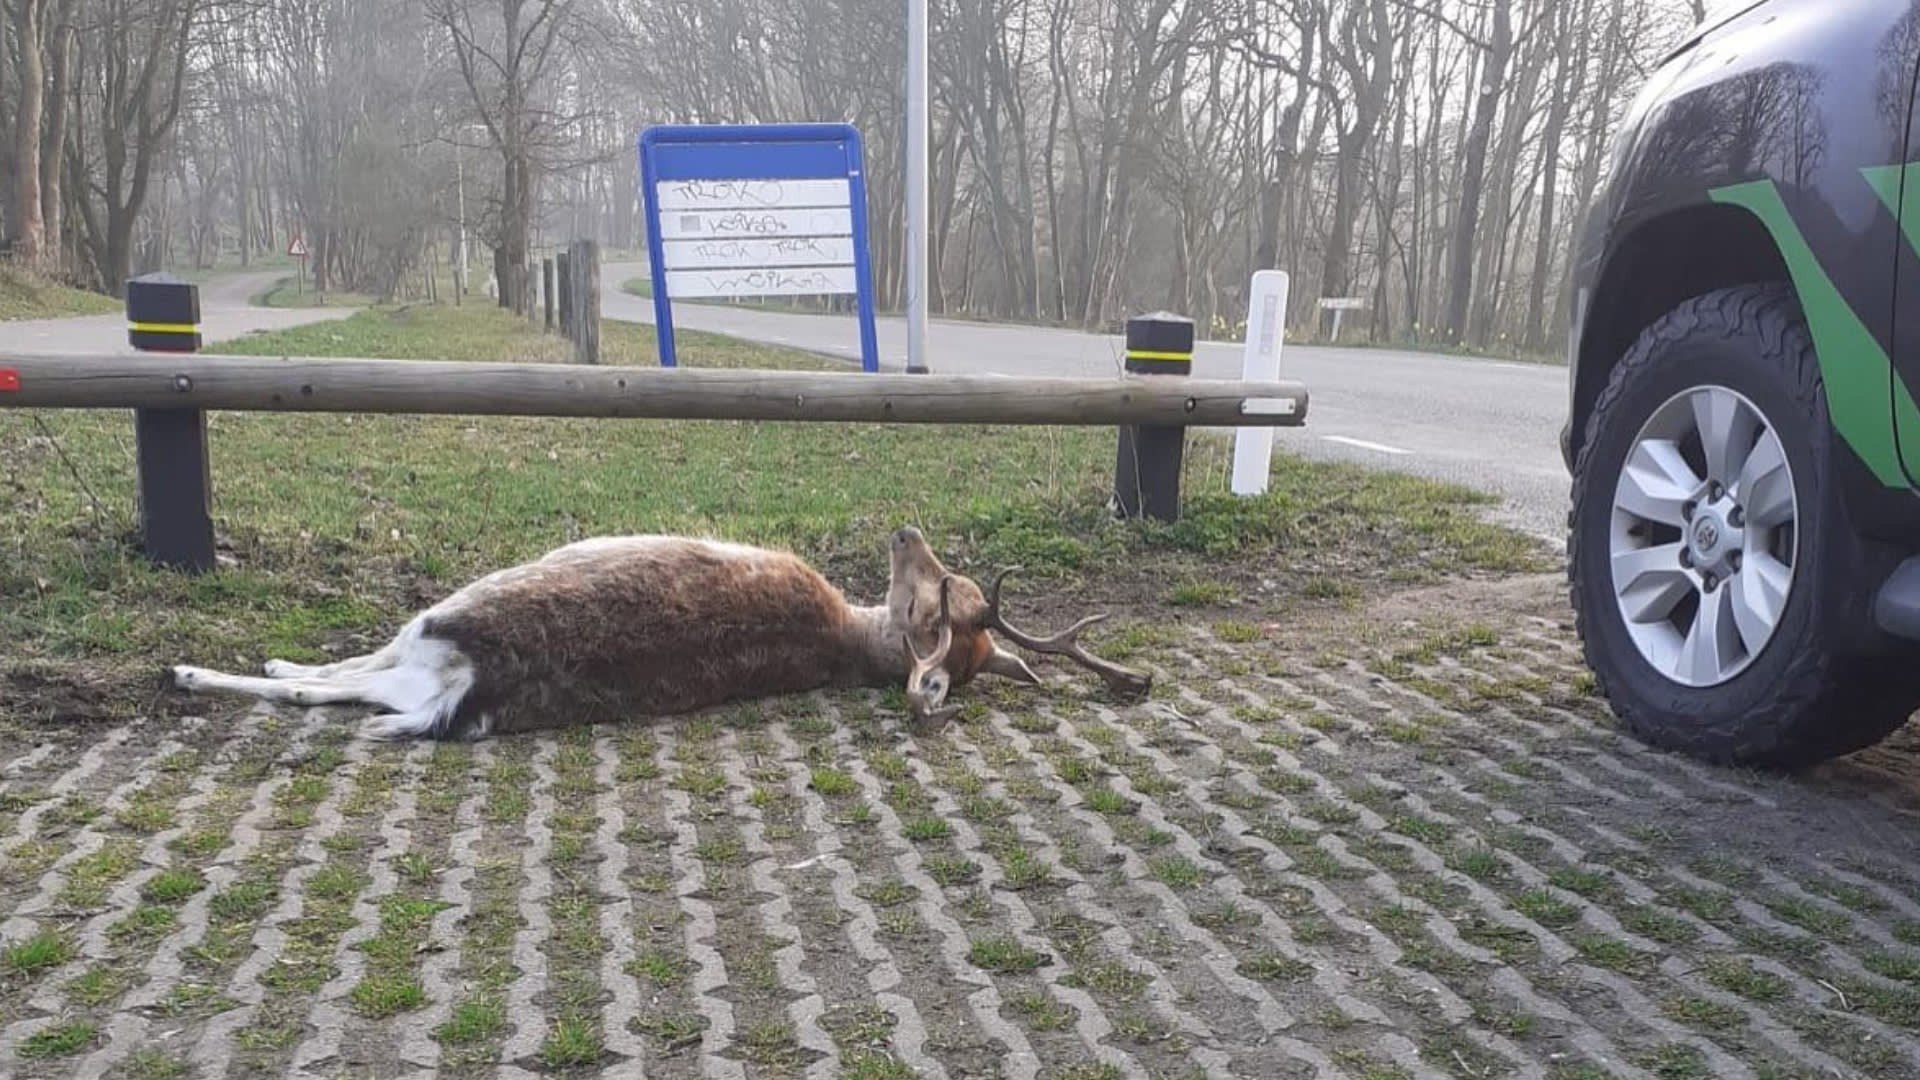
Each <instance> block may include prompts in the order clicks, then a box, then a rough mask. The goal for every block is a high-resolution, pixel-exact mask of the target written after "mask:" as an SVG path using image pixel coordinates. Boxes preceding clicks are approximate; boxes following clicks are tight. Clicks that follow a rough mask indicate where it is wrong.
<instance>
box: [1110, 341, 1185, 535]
mask: <svg viewBox="0 0 1920 1080" xmlns="http://www.w3.org/2000/svg"><path fill="white" fill-rule="evenodd" d="M1126 367H1127V371H1128V373H1130V374H1134V375H1145V376H1149V377H1151V378H1155V379H1160V378H1165V377H1169V376H1174V377H1186V376H1190V375H1192V374H1193V320H1192V319H1188V318H1185V317H1183V316H1180V315H1174V314H1172V313H1170V312H1165V311H1160V312H1155V313H1153V314H1151V315H1141V316H1137V317H1135V318H1132V319H1128V320H1127V363H1126ZM1186 445H1187V429H1186V428H1185V427H1184V426H1179V427H1160V426H1144V425H1135V424H1125V425H1122V426H1121V428H1120V446H1119V456H1118V460H1117V461H1116V463H1115V465H1114V471H1113V476H1114V501H1115V503H1116V504H1117V507H1118V509H1119V512H1120V516H1121V517H1124V518H1128V519H1134V518H1139V517H1142V516H1145V517H1149V518H1152V519H1154V520H1155V521H1178V520H1179V519H1180V464H1181V460H1182V458H1183V457H1184V456H1185V454H1186Z"/></svg>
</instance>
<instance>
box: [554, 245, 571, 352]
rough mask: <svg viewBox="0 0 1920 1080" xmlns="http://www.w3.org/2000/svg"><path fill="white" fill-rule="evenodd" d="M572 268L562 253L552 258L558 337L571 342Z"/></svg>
mask: <svg viewBox="0 0 1920 1080" xmlns="http://www.w3.org/2000/svg"><path fill="white" fill-rule="evenodd" d="M572 270H573V267H572V264H571V262H570V261H569V260H568V258H567V253H566V252H564V251H562V252H560V253H559V254H557V255H555V256H554V257H553V280H554V287H555V290H556V292H557V296H556V297H555V299H556V300H557V301H558V302H557V303H556V304H555V310H556V311H558V312H559V319H560V336H561V337H563V338H566V339H567V340H568V341H572V340H573V273H572Z"/></svg>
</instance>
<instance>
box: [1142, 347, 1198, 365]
mask: <svg viewBox="0 0 1920 1080" xmlns="http://www.w3.org/2000/svg"><path fill="white" fill-rule="evenodd" d="M1127 359H1129V360H1167V361H1171V362H1174V363H1181V364H1187V363H1192V362H1193V354H1192V353H1183V352H1142V351H1141V350H1139V349H1128V350H1127Z"/></svg>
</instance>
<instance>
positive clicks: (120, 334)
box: [0, 271, 353, 353]
mask: <svg viewBox="0 0 1920 1080" xmlns="http://www.w3.org/2000/svg"><path fill="white" fill-rule="evenodd" d="M285 276H286V273H285V272H284V271H275V272H265V273H257V274H235V275H233V276H231V277H220V278H215V279H213V280H211V281H208V282H205V283H203V284H202V285H201V286H200V329H201V334H202V335H203V336H204V337H205V339H206V340H207V341H208V342H215V341H225V340H228V339H230V338H236V337H240V336H241V335H243V334H248V333H252V332H254V331H257V330H284V329H286V328H287V327H290V326H304V325H306V324H307V323H315V322H324V321H326V320H329V319H344V318H346V317H347V316H349V315H351V314H353V309H351V308H297V309H293V308H263V307H254V306H253V305H252V304H251V303H249V302H248V301H249V298H250V297H253V296H255V295H257V294H259V293H261V292H263V291H265V290H266V289H267V288H269V287H271V286H272V285H273V283H274V282H275V281H278V280H279V279H280V278H283V277H285ZM0 347H5V348H17V349H20V350H22V351H25V352H42V353H46V352H52V353H103V352H104V353H131V352H132V351H133V349H132V347H131V346H129V345H128V344H127V321H126V319H125V318H124V317H122V316H120V315H86V316H81V317H79V318H69V319H23V320H19V321H16V322H0Z"/></svg>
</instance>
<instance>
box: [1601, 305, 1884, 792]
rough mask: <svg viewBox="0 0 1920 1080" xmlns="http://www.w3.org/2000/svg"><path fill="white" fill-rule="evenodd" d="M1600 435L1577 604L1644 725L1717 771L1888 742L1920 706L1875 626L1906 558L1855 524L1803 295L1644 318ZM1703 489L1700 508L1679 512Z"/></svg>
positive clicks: (1626, 717) (1657, 741)
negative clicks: (1690, 492)
mask: <svg viewBox="0 0 1920 1080" xmlns="http://www.w3.org/2000/svg"><path fill="white" fill-rule="evenodd" d="M1689 419H1691V421H1692V423H1693V427H1692V429H1691V431H1692V434H1690V435H1689V434H1682V432H1684V431H1685V430H1687V424H1688V423H1689ZM1755 426H1757V430H1758V434H1757V435H1755V436H1754V438H1753V442H1752V445H1751V446H1750V447H1748V448H1747V450H1746V452H1745V453H1746V456H1745V457H1744V458H1742V457H1740V456H1739V454H1740V448H1741V447H1742V446H1743V445H1744V444H1745V442H1746V433H1747V432H1748V430H1749V429H1750V428H1753V427H1755ZM1769 432H1770V433H1771V435H1772V437H1773V438H1775V439H1776V440H1777V444H1770V443H1769V442H1768V438H1769V435H1768V433H1769ZM1585 435H1586V437H1585V439H1584V441H1583V442H1582V444H1581V448H1580V451H1579V455H1578V458H1577V460H1576V462H1575V466H1574V482H1573V510H1572V514H1571V516H1570V519H1569V525H1570V535H1569V543H1568V576H1569V584H1570V592H1571V599H1572V603H1573V607H1574V611H1575V620H1576V621H1575V625H1576V628H1577V632H1578V634H1579V636H1580V639H1581V642H1582V646H1583V649H1584V651H1585V656H1586V659H1587V663H1588V666H1589V667H1590V668H1591V669H1592V671H1593V673H1594V675H1595V677H1596V679H1597V680H1598V683H1599V688H1600V691H1601V693H1602V695H1603V696H1604V697H1605V698H1606V700H1607V701H1608V703H1609V705H1610V706H1611V708H1612V710H1613V712H1614V714H1615V715H1616V716H1617V717H1618V718H1619V720H1620V722H1621V723H1622V724H1623V726H1624V727H1625V728H1626V729H1627V730H1628V731H1629V732H1631V733H1632V734H1633V735H1635V736H1636V737H1638V738H1639V739H1640V740H1642V741H1643V742H1646V743H1648V744H1650V745H1653V746H1656V747H1659V748H1662V749H1666V750H1670V751H1675V752H1679V753H1682V754H1685V755H1688V756H1690V757H1694V758H1697V759H1700V760H1703V761H1708V762H1712V763H1716V764H1728V765H1748V766H1761V767H1777V768H1802V767H1806V766H1810V765H1814V764H1817V763H1819V762H1822V761H1826V760H1829V759H1831V758H1834V757H1838V756H1840V755H1843V754H1847V753H1851V752H1853V751H1856V750H1859V749H1863V748H1865V747H1868V746H1871V745H1873V744H1874V743H1877V742H1879V741H1880V740H1882V739H1884V738H1885V737H1886V736H1887V735H1888V734H1890V733H1892V732H1893V731H1894V730H1895V729H1897V728H1898V727H1900V726H1901V724H1902V723H1904V722H1905V721H1906V720H1907V718H1908V717H1909V716H1910V715H1912V713H1913V711H1914V709H1915V708H1916V706H1920V676H1916V675H1915V674H1913V669H1914V668H1915V667H1916V665H1912V664H1893V663H1889V662H1888V660H1889V658H1888V655H1887V652H1886V646H1885V644H1884V641H1883V640H1882V639H1881V638H1880V637H1879V636H1878V634H1877V631H1874V630H1873V629H1872V627H1873V618H1872V601H1873V593H1874V589H1875V588H1876V587H1877V586H1878V585H1879V583H1880V582H1882V581H1884V580H1885V578H1886V575H1887V573H1890V572H1891V570H1892V567H1893V565H1894V560H1895V555H1894V554H1893V553H1891V552H1889V551H1886V550H1883V549H1880V548H1879V547H1878V545H1875V544H1872V543H1870V542H1869V541H1867V540H1866V539H1865V538H1863V537H1861V536H1860V535H1859V534H1858V533H1857V532H1856V530H1855V529H1854V528H1853V526H1852V524H1851V521H1850V519H1849V516H1848V513H1847V507H1846V503H1845V500H1844V498H1843V496H1842V494H1841V489H1842V486H1843V485H1842V484H1841V482H1840V477H1839V473H1838V470H1837V468H1836V465H1837V463H1838V462H1839V461H1840V455H1841V454H1843V453H1847V452H1848V451H1846V450H1845V448H1844V447H1843V446H1842V444H1841V443H1840V441H1839V438H1838V436H1837V435H1836V434H1835V432H1834V431H1833V428H1832V426H1831V424H1830V423H1829V421H1828V416H1827V406H1826V396H1825V392H1824V389H1823V387H1822V383H1821V378H1820V370H1819V366H1818V364H1817V363H1816V359H1815V353H1814V348H1813V342H1812V339H1811V337H1810V335H1809V334H1808V332H1807V329H1806V323H1805V317H1804V315H1803V314H1802V313H1801V310H1800V307H1799V303H1798V301H1797V299H1796V297H1795V295H1794V293H1793V292H1792V290H1791V289H1790V288H1788V287H1786V286H1784V285H1747V286H1740V287H1737V288H1730V289H1723V290H1719V291H1716V292H1712V293H1709V294H1706V295H1703V296H1699V297H1695V298H1693V299H1690V300H1688V301H1686V302H1685V303H1683V304H1681V305H1680V306H1679V307H1677V308H1675V309H1674V310H1673V311H1671V312H1669V313H1668V314H1667V315H1666V316H1665V317H1663V318H1661V319H1660V320H1659V321H1658V322H1656V323H1654V324H1653V325H1652V326H1650V327H1648V328H1647V329H1646V330H1645V331H1644V332H1643V333H1642V334H1641V335H1640V337H1639V339H1638V340H1637V341H1636V342H1635V343H1634V345H1633V346H1632V348H1631V349H1630V350H1629V351H1628V353H1627V354H1626V356H1625V357H1623V358H1622V359H1621V360H1620V362H1619V363H1618V364H1617V365H1616V367H1615V368H1614V370H1613V371H1612V373H1611V375H1610V377H1609V380H1608V383H1607V385H1606V387H1605V388H1604V389H1603V390H1602V392H1601V393H1600V395H1599V398H1598V399H1597V401H1596V402H1595V404H1594V407H1593V410H1592V413H1591V415H1590V416H1589V418H1588V419H1587V423H1586V428H1585ZM1722 436H1725V437H1722ZM1709 446H1713V447H1719V448H1720V449H1718V450H1715V451H1713V453H1715V454H1716V455H1717V459H1718V465H1719V467H1718V468H1716V466H1715V465H1714V464H1713V463H1711V462H1710V461H1709V458H1708V456H1707V455H1708V453H1709V450H1708V447H1709ZM1776 458H1778V459H1783V460H1784V462H1785V466H1786V468H1785V473H1784V475H1783V473H1782V470H1781V469H1780V468H1779V467H1778V466H1777V465H1776V464H1775V459H1776ZM1676 461H1677V462H1678V463H1677V464H1676ZM1736 461H1738V462H1741V463H1742V464H1739V465H1737V466H1736V465H1734V464H1731V463H1733V462H1736ZM1683 466H1684V468H1683ZM1716 471H1718V472H1725V473H1728V474H1730V476H1731V478H1725V477H1720V476H1715V475H1713V474H1714V473H1715V472H1716ZM1689 480H1698V481H1699V485H1700V486H1699V487H1697V488H1696V489H1694V495H1695V497H1694V498H1689V499H1682V500H1680V501H1679V502H1678V503H1677V504H1676V503H1675V501H1674V498H1673V495H1674V493H1675V492H1677V491H1681V490H1684V489H1686V487H1687V483H1688V481H1689ZM1723 480H1724V483H1720V485H1719V486H1720V490H1719V491H1718V493H1717V494H1716V493H1715V484H1716V482H1720V481H1723ZM1743 499H1744V500H1745V504H1743V503H1742V500H1743ZM1788 502H1790V503H1791V506H1790V510H1791V519H1792V520H1791V523H1790V524H1782V523H1781V522H1782V520H1783V517H1782V516H1783V514H1786V513H1787V512H1788V508H1786V503H1788ZM1748 504H1750V506H1751V512H1752V513H1753V515H1754V516H1753V518H1749V517H1748V513H1749V505H1748ZM1676 505H1677V507H1678V510H1677V513H1678V516H1677V517H1676V516H1675V514H1676V509H1675V507H1676ZM1762 519H1764V520H1762ZM1736 538H1737V539H1736ZM1676 544H1677V548H1676ZM1736 550H1737V551H1738V552H1739V554H1735V551H1736ZM1670 557H1671V561H1675V562H1677V571H1674V570H1669V569H1668V568H1667V564H1668V562H1669V561H1670ZM1782 568H1784V569H1785V570H1786V574H1785V576H1784V577H1783V576H1782V575H1781V573H1780V571H1781V569H1782ZM1676 573H1677V574H1678V576H1676ZM1722 575H1724V576H1722ZM1709 578H1712V579H1713V580H1711V581H1710V580H1708V579H1709ZM1783 581H1784V588H1783V587H1782V582H1783ZM1689 589H1691V590H1692V592H1691V596H1689V593H1688V590H1689ZM1782 596H1783V597H1784V599H1781V597H1782ZM1669 605H1670V608H1669ZM1663 609H1666V613H1665V614H1662V611H1663ZM1630 613H1631V616H1630ZM1728 619H1731V620H1732V623H1731V631H1729V629H1728V627H1729V623H1728V622H1727V620H1728ZM1769 626H1770V629H1768V628H1769ZM1676 643H1677V649H1676Z"/></svg>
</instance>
